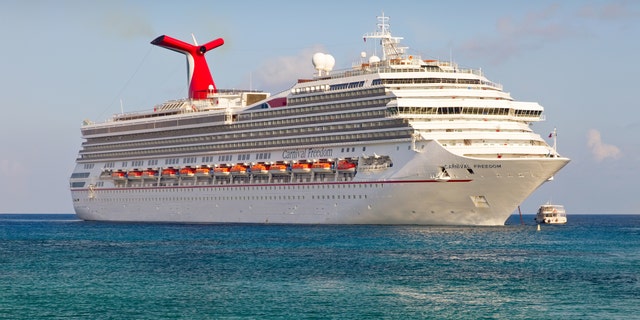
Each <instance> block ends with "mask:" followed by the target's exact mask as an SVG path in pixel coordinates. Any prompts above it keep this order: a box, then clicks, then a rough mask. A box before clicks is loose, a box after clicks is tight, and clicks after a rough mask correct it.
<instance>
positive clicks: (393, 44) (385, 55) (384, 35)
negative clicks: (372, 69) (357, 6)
mask: <svg viewBox="0 0 640 320" xmlns="http://www.w3.org/2000/svg"><path fill="white" fill-rule="evenodd" d="M377 27H378V30H377V31H376V32H374V33H366V34H365V35H364V36H363V38H364V40H365V41H367V39H380V44H381V45H382V60H387V59H400V58H402V56H403V55H404V51H405V49H407V48H406V47H399V46H398V44H400V40H402V39H404V38H403V37H393V36H391V31H390V30H389V17H387V16H385V15H384V12H383V13H382V16H379V17H378V24H377Z"/></svg>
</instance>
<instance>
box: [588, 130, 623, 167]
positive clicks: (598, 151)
mask: <svg viewBox="0 0 640 320" xmlns="http://www.w3.org/2000/svg"><path fill="white" fill-rule="evenodd" d="M587 146H588V147H589V149H591V153H593V156H594V157H595V159H596V161H598V162H600V161H602V160H604V159H607V158H611V159H619V158H620V157H622V152H621V151H620V149H619V148H618V147H616V146H614V145H611V144H606V143H604V142H602V137H601V136H600V132H599V131H598V130H596V129H591V130H589V132H588V133H587Z"/></svg>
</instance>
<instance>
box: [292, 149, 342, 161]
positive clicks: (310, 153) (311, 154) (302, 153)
mask: <svg viewBox="0 0 640 320" xmlns="http://www.w3.org/2000/svg"><path fill="white" fill-rule="evenodd" d="M332 155H333V149H325V148H321V149H314V148H308V149H293V150H284V151H282V158H283V159H287V160H294V159H308V158H329V157H331V156H332Z"/></svg>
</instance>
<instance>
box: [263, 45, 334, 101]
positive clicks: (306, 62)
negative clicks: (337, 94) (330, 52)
mask: <svg viewBox="0 0 640 320" xmlns="http://www.w3.org/2000/svg"><path fill="white" fill-rule="evenodd" d="M316 52H325V51H323V49H322V48H320V47H314V48H308V49H304V50H302V51H300V52H299V53H298V54H296V55H295V56H279V57H273V58H270V59H268V60H266V61H264V62H263V63H262V65H261V66H260V68H258V71H256V72H255V74H254V80H255V81H256V82H257V83H256V84H257V87H259V88H263V89H264V90H267V91H271V92H279V91H282V90H283V89H285V88H289V87H291V86H292V85H293V84H294V82H293V81H295V79H300V78H310V77H311V75H312V74H313V72H314V69H313V65H312V64H311V58H312V57H313V54H314V53H316Z"/></svg>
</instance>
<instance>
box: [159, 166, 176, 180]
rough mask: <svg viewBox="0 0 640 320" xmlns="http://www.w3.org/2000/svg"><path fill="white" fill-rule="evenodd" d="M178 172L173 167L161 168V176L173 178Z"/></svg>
mask: <svg viewBox="0 0 640 320" xmlns="http://www.w3.org/2000/svg"><path fill="white" fill-rule="evenodd" d="M177 174H178V170H176V169H174V168H165V169H162V177H163V178H175V177H176V175H177Z"/></svg>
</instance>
